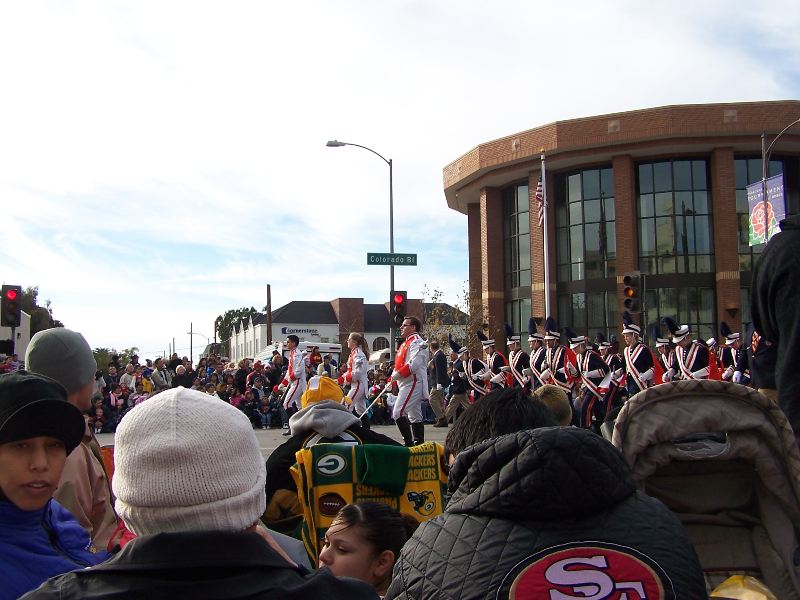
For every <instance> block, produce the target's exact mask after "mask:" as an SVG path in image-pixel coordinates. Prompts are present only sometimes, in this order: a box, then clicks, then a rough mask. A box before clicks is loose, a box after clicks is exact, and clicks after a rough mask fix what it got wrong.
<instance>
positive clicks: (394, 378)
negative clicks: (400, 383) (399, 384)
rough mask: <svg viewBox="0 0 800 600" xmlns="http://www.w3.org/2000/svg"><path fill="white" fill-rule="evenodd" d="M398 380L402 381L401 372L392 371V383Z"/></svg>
mask: <svg viewBox="0 0 800 600" xmlns="http://www.w3.org/2000/svg"><path fill="white" fill-rule="evenodd" d="M398 379H400V371H398V370H397V369H395V370H394V371H392V377H391V380H392V381H397V380H398Z"/></svg>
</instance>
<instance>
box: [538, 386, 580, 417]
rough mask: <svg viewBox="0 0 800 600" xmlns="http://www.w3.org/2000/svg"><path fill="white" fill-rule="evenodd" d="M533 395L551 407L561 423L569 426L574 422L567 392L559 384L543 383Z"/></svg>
mask: <svg viewBox="0 0 800 600" xmlns="http://www.w3.org/2000/svg"><path fill="white" fill-rule="evenodd" d="M533 397H534V398H537V399H538V400H540V401H541V402H542V403H543V404H544V405H545V406H547V408H549V409H550V412H551V413H553V416H554V417H555V418H556V421H558V424H559V425H563V426H567V425H569V424H570V423H571V422H572V407H571V406H570V404H569V398H567V393H566V392H565V391H564V390H562V389H561V388H560V387H558V386H557V385H552V384H549V383H548V384H546V385H543V386H542V387H540V388H537V389H536V390H535V391H534V392H533Z"/></svg>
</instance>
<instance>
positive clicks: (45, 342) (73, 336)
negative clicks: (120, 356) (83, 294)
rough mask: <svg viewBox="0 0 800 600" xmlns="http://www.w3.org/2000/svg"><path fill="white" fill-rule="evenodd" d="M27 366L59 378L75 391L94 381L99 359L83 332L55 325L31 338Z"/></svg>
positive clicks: (66, 386) (52, 377) (69, 389)
mask: <svg viewBox="0 0 800 600" xmlns="http://www.w3.org/2000/svg"><path fill="white" fill-rule="evenodd" d="M25 368H26V369H27V370H28V371H30V372H31V373H37V374H38V375H44V376H46V377H49V378H51V379H55V380H56V381H57V382H58V383H60V384H61V385H63V386H64V387H65V388H66V389H67V392H68V393H70V394H71V393H73V392H76V391H78V390H79V389H81V388H82V387H84V386H85V385H86V384H88V383H89V382H90V381H94V374H95V373H96V372H97V361H95V359H94V354H92V349H91V348H90V347H89V343H88V342H87V341H86V339H85V338H84V337H83V336H82V335H81V334H80V333H78V332H77V331H72V330H70V329H64V328H63V327H53V328H52V329H45V330H44V331H40V332H39V333H37V334H36V335H34V336H33V337H32V338H31V341H30V343H29V344H28V351H27V352H26V353H25Z"/></svg>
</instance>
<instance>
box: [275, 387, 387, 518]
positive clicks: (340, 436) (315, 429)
mask: <svg viewBox="0 0 800 600" xmlns="http://www.w3.org/2000/svg"><path fill="white" fill-rule="evenodd" d="M360 423H361V421H360V420H359V418H358V417H356V416H355V415H354V414H353V413H352V412H350V411H349V410H347V407H346V406H344V405H343V404H341V403H339V402H336V401H334V400H323V401H321V402H315V403H313V404H310V405H309V406H308V407H306V408H304V409H303V410H301V411H299V412H296V413H295V414H293V415H292V416H291V418H290V419H289V430H290V431H291V432H292V437H290V438H289V439H288V440H286V442H284V443H283V444H281V445H280V446H278V447H277V448H276V449H275V451H274V452H273V453H272V454H270V456H269V458H268V459H267V483H266V490H267V504H269V503H270V500H271V498H272V496H273V495H274V494H275V492H276V491H278V490H281V489H282V490H289V491H291V492H293V493H295V494H297V486H296V485H295V483H294V480H293V479H292V476H291V475H290V474H289V467H291V466H292V465H293V464H294V463H295V462H297V461H296V460H295V454H296V453H297V451H298V450H302V449H303V448H308V447H309V446H313V445H314V444H317V443H319V442H335V443H337V444H347V443H352V444H358V445H361V444H389V445H391V446H400V445H401V444H400V443H399V442H396V441H395V440H393V439H392V438H390V437H387V436H385V435H383V434H381V433H377V432H374V431H371V430H369V429H363V428H362V427H361V425H360Z"/></svg>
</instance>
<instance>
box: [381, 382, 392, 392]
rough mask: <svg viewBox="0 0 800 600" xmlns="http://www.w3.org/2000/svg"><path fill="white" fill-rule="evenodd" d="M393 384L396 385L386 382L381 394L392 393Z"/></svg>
mask: <svg viewBox="0 0 800 600" xmlns="http://www.w3.org/2000/svg"><path fill="white" fill-rule="evenodd" d="M393 383H394V382H393V381H387V382H386V385H385V386H383V392H381V394H383V393H385V392H389V391H391V390H392V384H393Z"/></svg>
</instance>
